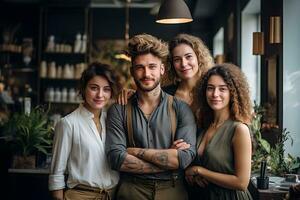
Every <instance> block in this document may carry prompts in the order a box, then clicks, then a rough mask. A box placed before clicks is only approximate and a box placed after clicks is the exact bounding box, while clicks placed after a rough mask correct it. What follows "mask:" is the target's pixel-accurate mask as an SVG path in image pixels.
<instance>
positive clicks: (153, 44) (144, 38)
mask: <svg viewBox="0 0 300 200" xmlns="http://www.w3.org/2000/svg"><path fill="white" fill-rule="evenodd" d="M148 53H151V54H152V55H154V56H156V57H158V58H160V59H161V60H162V61H163V63H165V62H166V59H167V55H168V45H167V44H166V43H165V42H163V41H162V40H160V39H158V38H156V37H154V36H152V35H149V34H145V33H143V34H140V35H135V36H133V37H132V38H131V39H130V40H129V43H128V54H129V56H130V57H131V61H132V62H133V61H134V60H135V58H136V57H137V56H139V55H144V54H148Z"/></svg>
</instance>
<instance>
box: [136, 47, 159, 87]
mask: <svg viewBox="0 0 300 200" xmlns="http://www.w3.org/2000/svg"><path fill="white" fill-rule="evenodd" d="M131 74H132V76H133V78H134V81H135V83H136V85H137V87H138V89H139V90H141V91H144V92H150V91H152V90H154V89H155V88H156V87H158V85H159V84H160V80H161V76H162V75H163V74H164V65H163V63H162V61H161V59H160V58H158V57H156V56H154V55H152V54H151V53H148V54H144V55H139V56H137V57H136V58H135V59H134V61H133V63H132V67H131Z"/></svg>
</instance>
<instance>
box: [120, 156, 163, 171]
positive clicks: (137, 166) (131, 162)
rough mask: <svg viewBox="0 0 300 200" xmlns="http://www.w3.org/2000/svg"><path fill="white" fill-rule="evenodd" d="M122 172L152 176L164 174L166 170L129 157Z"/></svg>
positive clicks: (122, 167)
mask: <svg viewBox="0 0 300 200" xmlns="http://www.w3.org/2000/svg"><path fill="white" fill-rule="evenodd" d="M121 171H125V172H131V173H135V174H151V173H158V172H162V171H164V170H163V169H161V168H159V167H157V166H155V165H154V164H151V163H148V162H146V161H143V160H141V159H139V158H136V157H134V156H132V155H127V156H126V159H125V160H124V162H123V164H122V166H121Z"/></svg>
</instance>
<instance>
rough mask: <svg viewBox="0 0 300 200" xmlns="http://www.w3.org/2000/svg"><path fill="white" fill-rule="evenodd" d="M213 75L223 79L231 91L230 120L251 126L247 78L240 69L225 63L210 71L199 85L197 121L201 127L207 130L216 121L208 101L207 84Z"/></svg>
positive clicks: (250, 105)
mask: <svg viewBox="0 0 300 200" xmlns="http://www.w3.org/2000/svg"><path fill="white" fill-rule="evenodd" d="M213 75H217V76H220V77H222V78H223V80H224V82H225V83H226V84H227V87H228V89H229V93H230V102H229V108H230V118H231V119H232V120H234V121H239V122H242V123H245V124H250V122H251V116H252V115H251V114H252V104H251V100H250V95H249V94H250V92H249V85H248V82H247V79H246V76H245V75H244V73H243V72H242V71H241V70H240V68H239V67H237V66H235V65H233V64H229V63H223V64H220V65H216V66H214V67H213V68H211V69H209V70H208V71H207V72H206V74H204V76H203V77H202V79H201V80H200V81H199V83H198V86H197V94H195V95H196V99H197V101H198V105H199V110H198V112H197V115H198V116H197V120H198V124H199V125H200V127H203V128H207V127H209V125H210V124H211V123H212V122H213V120H214V116H213V113H214V112H213V110H212V109H211V108H210V106H209V105H208V103H207V100H206V88H207V83H208V80H209V79H210V77H211V76H213Z"/></svg>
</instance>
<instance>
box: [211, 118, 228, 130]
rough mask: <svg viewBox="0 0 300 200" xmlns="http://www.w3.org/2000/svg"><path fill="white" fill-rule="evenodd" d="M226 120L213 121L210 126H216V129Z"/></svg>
mask: <svg viewBox="0 0 300 200" xmlns="http://www.w3.org/2000/svg"><path fill="white" fill-rule="evenodd" d="M225 121H226V120H222V121H220V122H213V123H211V124H210V127H212V128H214V129H216V128H219V127H220V126H221V125H222V124H224V122H225Z"/></svg>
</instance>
